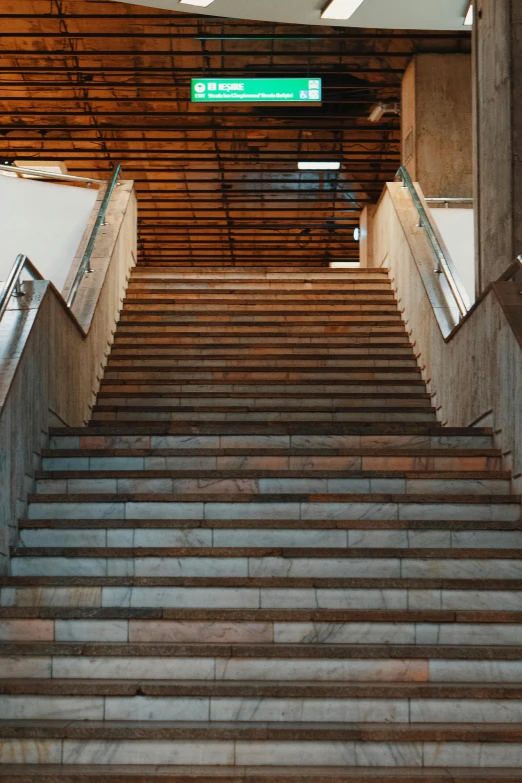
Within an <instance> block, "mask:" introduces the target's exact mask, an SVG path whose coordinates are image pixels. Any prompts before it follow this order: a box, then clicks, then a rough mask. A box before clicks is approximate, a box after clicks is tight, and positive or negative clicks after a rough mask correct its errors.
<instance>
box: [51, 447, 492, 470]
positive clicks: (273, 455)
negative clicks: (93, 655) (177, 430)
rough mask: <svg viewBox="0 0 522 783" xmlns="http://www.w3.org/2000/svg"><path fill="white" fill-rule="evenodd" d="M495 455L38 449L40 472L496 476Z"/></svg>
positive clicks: (465, 452) (459, 451) (463, 452)
mask: <svg viewBox="0 0 522 783" xmlns="http://www.w3.org/2000/svg"><path fill="white" fill-rule="evenodd" d="M501 468H502V456H501V453H500V451H498V450H495V449H489V450H483V451H479V450H472V449H468V450H464V449H453V450H449V449H433V450H431V451H430V450H428V449H417V450H416V449H409V450H408V449H404V450H400V449H396V450H395V453H387V452H382V451H381V450H380V449H368V450H363V449H346V450H341V449H338V450H336V449H330V450H328V449H322V450H321V449H318V450H312V449H277V448H274V449H269V448H266V449H218V448H214V449H204V448H201V449H131V448H129V449H124V448H121V449H88V448H84V449H43V450H42V470H44V471H54V470H99V471H103V470H144V471H148V470H331V471H336V470H363V471H369V470H380V471H384V472H386V471H398V470H399V471H400V470H413V471H422V470H424V471H433V472H439V471H441V472H447V473H450V474H452V473H453V472H458V471H470V470H471V471H487V472H490V471H500V470H501Z"/></svg>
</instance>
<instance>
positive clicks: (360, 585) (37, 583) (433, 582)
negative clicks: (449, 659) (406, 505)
mask: <svg viewBox="0 0 522 783" xmlns="http://www.w3.org/2000/svg"><path fill="white" fill-rule="evenodd" d="M75 586H76V587H224V588H258V587H259V588H268V589H270V588H272V589H276V588H298V589H306V588H317V589H321V590H324V589H334V590H335V589H350V588H351V589H358V590H364V589H370V590H374V589H387V590H408V589H409V590H501V591H504V590H522V579H489V578H481V579H456V578H453V579H452V578H449V577H439V578H437V577H431V578H429V577H422V578H411V577H291V576H246V577H241V576H237V577H230V576H225V577H223V576H221V577H220V576H43V575H42V576H1V575H0V587H43V588H44V587H75Z"/></svg>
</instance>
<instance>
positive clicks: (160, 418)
mask: <svg viewBox="0 0 522 783" xmlns="http://www.w3.org/2000/svg"><path fill="white" fill-rule="evenodd" d="M404 420H405V421H406V422H412V423H415V422H434V423H435V422H436V421H437V418H436V413H435V411H423V410H422V409H420V410H418V409H415V410H411V411H406V412H405V411H404V409H403V408H399V409H396V410H390V409H386V410H384V411H383V412H381V411H380V410H379V409H378V408H377V409H376V408H366V409H364V410H357V409H354V408H352V409H350V410H349V411H334V412H331V411H316V412H306V411H295V410H290V411H257V410H247V411H245V410H239V411H237V410H236V411H234V410H232V411H231V410H230V409H229V408H226V409H225V410H223V411H214V412H203V411H173V412H169V413H163V412H161V411H160V412H157V411H154V410H153V411H150V412H147V411H145V412H143V411H126V410H120V411H115V412H97V413H95V414H94V415H93V417H92V419H91V422H90V423H91V425H99V424H103V423H108V424H111V425H113V426H118V425H119V426H127V425H129V424H130V425H133V424H137V425H139V424H141V423H143V422H150V423H152V424H161V423H165V422H173V423H183V422H187V423H190V424H196V423H201V422H223V423H225V422H229V421H230V422H244V423H246V424H248V423H252V424H262V423H265V422H270V423H272V422H280V421H283V422H289V423H292V422H301V423H303V422H305V423H307V424H308V425H313V424H316V423H333V422H339V423H343V422H352V421H354V422H371V423H383V424H386V423H389V422H398V421H404Z"/></svg>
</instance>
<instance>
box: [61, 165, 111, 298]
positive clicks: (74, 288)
mask: <svg viewBox="0 0 522 783" xmlns="http://www.w3.org/2000/svg"><path fill="white" fill-rule="evenodd" d="M120 174H121V165H120V164H119V163H118V165H117V166H116V168H115V170H114V174H113V176H112V179H111V181H110V183H109V184H108V186H107V190H106V191H105V195H104V197H103V201H102V203H101V206H100V209H99V212H98V215H97V216H96V220H95V223H94V226H93V229H92V231H91V235H90V237H89V241H88V243H87V247H86V248H85V252H84V254H83V256H82V259H81V261H80V264H79V266H78V269H77V271H76V275H75V277H74V280H73V283H72V285H71V289H70V291H69V293H68V295H67V299H66V303H67V307H69V308H71V307H72V306H73V304H74V300H75V299H76V295H77V294H78V289H79V287H80V285H81V282H82V280H83V279H84V277H85V275H87V274H90V273H91V272H92V267H91V257H92V254H93V251H94V246H95V244H96V240H97V239H98V236H99V234H100V231H101V229H102V228H103V227H104V226H105V225H106V222H105V216H106V214H107V209H108V207H109V203H110V200H111V198H112V194H113V193H114V190H115V188H116V186H117V185H118V184H119V179H120Z"/></svg>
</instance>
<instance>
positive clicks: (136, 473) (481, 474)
mask: <svg viewBox="0 0 522 783" xmlns="http://www.w3.org/2000/svg"><path fill="white" fill-rule="evenodd" d="M35 476H36V478H37V479H68V478H92V479H94V478H122V479H125V478H147V479H151V478H189V479H194V478H195V479H201V480H204V479H212V480H213V479H236V478H305V479H306V478H405V479H420V480H426V479H439V480H443V479H453V480H455V479H478V480H488V479H498V480H502V481H509V480H510V479H511V473H510V472H509V471H503V470H454V471H450V470H349V469H337V470H336V469H329V470H318V469H314V468H310V469H307V470H289V469H288V470H285V469H284V468H280V469H278V470H269V469H265V470H259V469H255V468H251V469H243V470H220V469H218V468H216V469H214V470H201V469H198V470H176V469H170V470H145V469H140V470H136V469H131V470H126V469H115V470H95V469H92V470H39V471H37V472H36V473H35Z"/></svg>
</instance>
